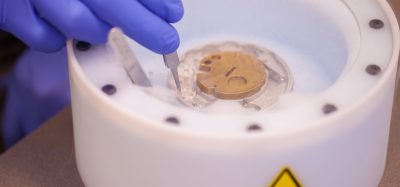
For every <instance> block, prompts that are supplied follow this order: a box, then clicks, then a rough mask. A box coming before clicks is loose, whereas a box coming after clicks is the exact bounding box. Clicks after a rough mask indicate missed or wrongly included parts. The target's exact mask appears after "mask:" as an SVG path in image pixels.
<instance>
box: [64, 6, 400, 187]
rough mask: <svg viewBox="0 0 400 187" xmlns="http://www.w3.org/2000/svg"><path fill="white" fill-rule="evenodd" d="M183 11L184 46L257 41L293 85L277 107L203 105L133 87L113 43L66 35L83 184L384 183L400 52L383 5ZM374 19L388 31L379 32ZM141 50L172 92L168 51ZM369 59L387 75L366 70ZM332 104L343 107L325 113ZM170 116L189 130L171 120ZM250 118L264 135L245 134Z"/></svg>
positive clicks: (366, 186)
mask: <svg viewBox="0 0 400 187" xmlns="http://www.w3.org/2000/svg"><path fill="white" fill-rule="evenodd" d="M226 4H229V6H226ZM224 5H225V6H224ZM185 6H186V12H187V13H186V17H185V20H183V22H182V23H181V24H180V25H177V27H178V30H179V31H180V33H181V35H182V42H183V43H182V48H181V51H182V52H184V51H185V50H188V49H190V48H192V47H196V46H198V45H200V44H201V43H204V42H212V41H215V40H218V41H221V40H225V39H232V38H233V39H237V40H242V41H250V42H254V43H257V44H260V45H262V46H266V47H268V48H269V49H271V50H274V51H275V52H276V53H278V54H279V55H280V56H282V58H284V59H285V61H287V62H288V64H289V67H290V68H291V70H292V71H293V72H294V74H295V84H296V85H297V88H296V87H295V90H294V92H293V93H292V94H291V95H287V96H286V97H284V98H282V99H281V101H280V103H279V105H278V107H277V109H276V111H274V112H272V111H269V112H267V111H264V112H259V113H254V114H251V115H249V114H245V113H238V114H235V115H232V114H231V115H229V114H228V113H227V114H218V115H215V114H210V113H207V112H198V111H194V110H189V109H187V108H184V107H183V106H179V104H171V103H168V102H165V99H157V98H155V97H153V96H151V95H149V94H146V93H145V92H143V91H142V90H141V89H140V88H137V87H135V86H130V85H129V79H128V78H127V76H126V75H124V74H123V73H119V72H121V70H122V69H121V67H118V66H117V65H116V63H113V60H112V58H111V57H110V56H109V55H108V53H107V48H106V47H105V46H96V47H93V48H92V49H91V50H90V51H88V52H78V51H76V50H74V49H73V45H72V42H70V43H69V45H68V51H69V61H70V78H71V95H72V106H73V116H74V137H75V148H76V156H77V162H78V168H79V171H80V174H81V176H82V179H83V181H84V182H85V184H86V185H87V186H89V187H102V186H140V187H222V186H229V187H243V186H246V187H265V186H269V185H270V184H271V183H272V182H273V180H274V179H275V176H277V175H278V174H279V172H280V171H281V170H282V169H283V168H285V167H289V168H290V169H291V170H292V171H293V172H294V173H295V175H296V176H297V177H298V179H299V180H300V182H301V183H302V184H303V186H307V187H322V186H323V187H331V186H332V187H337V186H343V187H347V186H348V187H355V186H357V187H358V186H362V187H375V186H377V185H378V183H379V180H380V178H381V175H382V173H383V169H384V164H385V159H386V147H387V139H388V135H389V124H390V113H391V107H392V102H393V92H394V81H395V72H396V69H397V68H396V67H397V63H396V62H397V60H398V56H397V55H398V51H399V43H398V41H399V33H398V32H399V31H398V27H397V22H396V20H395V17H394V15H393V13H392V12H391V9H390V8H389V5H388V4H387V2H386V1H379V0H343V1H339V0H327V1H320V0H298V1H274V0H268V1H265V0H249V1H241V0H233V1H232V0H230V1H229V0H203V1H195V0H186V1H185ZM221 7H222V8H221ZM221 9H222V10H223V11H221ZM241 11H242V12H246V13H244V14H239V15H241V16H239V17H238V16H237V15H238V14H237V12H241ZM234 16H236V17H234ZM374 18H378V19H381V20H383V21H384V22H385V27H384V28H383V29H380V30H375V29H371V28H370V27H369V21H370V20H371V19H374ZM394 41H395V42H394ZM133 47H134V50H135V53H136V55H137V56H138V58H139V60H140V61H141V62H143V64H146V67H145V68H146V70H147V73H149V75H150V79H152V80H153V81H154V82H155V83H157V84H158V86H160V87H163V86H164V87H165V86H166V85H167V83H166V82H163V80H164V81H166V76H167V73H166V72H167V70H164V69H162V68H163V67H162V66H161V65H162V62H161V59H162V58H161V56H159V55H154V54H152V53H150V52H148V51H146V50H144V49H143V48H140V47H137V46H136V45H133ZM370 64H376V65H379V66H380V67H381V68H382V72H381V73H380V74H379V75H378V76H371V75H369V74H367V73H366V71H365V68H366V67H367V66H368V65H370ZM93 67H96V68H95V69H94V68H93ZM302 70H303V71H302ZM150 72H151V73H150ZM296 73H297V74H296ZM151 75H156V76H151ZM296 75H297V76H296ZM109 83H111V84H114V85H116V86H117V88H118V92H117V94H116V95H114V96H112V97H111V98H110V97H108V96H106V95H105V94H103V93H102V92H101V89H100V88H101V87H102V86H103V85H104V84H109ZM164 83H165V84H164ZM160 95H162V94H160ZM166 95H168V93H166ZM326 103H332V104H335V105H336V106H337V107H338V109H339V110H338V111H337V112H335V113H333V114H331V115H324V114H323V112H322V107H323V106H324V105H325V104H326ZM170 115H174V116H177V117H178V118H179V119H180V121H181V126H179V127H175V126H170V125H167V124H166V123H164V119H165V118H166V117H168V116H170ZM250 123H259V124H262V125H263V128H264V131H263V132H261V133H250V134H249V133H247V132H246V130H245V129H246V127H247V125H248V124H250Z"/></svg>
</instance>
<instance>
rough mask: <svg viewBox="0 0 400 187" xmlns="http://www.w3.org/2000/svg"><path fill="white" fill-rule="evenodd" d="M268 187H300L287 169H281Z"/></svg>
mask: <svg viewBox="0 0 400 187" xmlns="http://www.w3.org/2000/svg"><path fill="white" fill-rule="evenodd" d="M269 187H302V185H301V184H300V182H299V180H297V178H296V176H295V175H294V174H293V172H292V171H291V170H290V169H289V168H285V169H283V170H282V171H281V172H280V173H279V175H278V176H277V177H276V179H275V180H274V182H273V183H272V184H271V185H270V186H269Z"/></svg>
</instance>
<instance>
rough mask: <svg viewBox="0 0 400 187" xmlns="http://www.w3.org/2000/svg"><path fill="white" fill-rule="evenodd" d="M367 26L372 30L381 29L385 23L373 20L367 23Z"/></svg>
mask: <svg viewBox="0 0 400 187" xmlns="http://www.w3.org/2000/svg"><path fill="white" fill-rule="evenodd" d="M369 26H370V27H371V28H373V29H381V28H383V27H384V26H385V23H384V22H383V21H382V20H380V19H373V20H371V21H369Z"/></svg>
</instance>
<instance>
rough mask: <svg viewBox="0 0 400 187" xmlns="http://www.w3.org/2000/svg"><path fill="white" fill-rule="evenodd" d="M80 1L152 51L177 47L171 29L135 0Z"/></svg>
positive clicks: (175, 35) (172, 29) (170, 49)
mask: <svg viewBox="0 0 400 187" xmlns="http://www.w3.org/2000/svg"><path fill="white" fill-rule="evenodd" d="M83 1H84V2H85V3H86V4H87V5H89V7H90V8H91V9H92V10H93V11H94V12H95V13H96V15H98V16H99V17H101V18H102V19H103V20H106V22H107V23H109V24H110V25H112V26H116V27H119V28H121V29H122V30H123V31H124V33H125V34H126V35H128V36H129V37H131V38H132V39H134V40H135V41H136V42H138V43H140V44H141V45H143V46H144V47H146V48H148V49H150V50H152V51H154V52H156V53H160V54H167V53H171V52H173V51H174V50H176V49H177V48H178V46H179V36H178V32H177V31H176V30H175V28H174V27H172V26H171V25H170V24H169V23H167V22H166V21H164V20H163V19H162V18H160V17H158V16H157V15H155V14H154V13H152V12H151V11H150V10H148V9H147V8H146V7H144V6H143V5H142V4H141V3H140V2H138V1H136V0H113V1H112V0H108V1H104V0H83ZM106 2H107V3H106Z"/></svg>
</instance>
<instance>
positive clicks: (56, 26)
mask: <svg viewBox="0 0 400 187" xmlns="http://www.w3.org/2000/svg"><path fill="white" fill-rule="evenodd" d="M182 16H183V6H182V2H181V0H0V28H2V29H4V30H6V31H8V32H11V33H13V34H14V35H15V36H17V37H18V38H20V39H21V40H22V41H24V42H25V43H27V44H28V45H29V46H30V47H31V48H32V49H36V50H40V51H45V52H54V51H57V50H59V49H61V48H62V47H63V46H64V45H65V40H66V39H67V38H73V39H77V40H83V41H87V42H89V43H92V44H98V43H103V42H105V41H106V39H107V34H108V31H109V30H110V28H111V27H119V28H122V30H123V31H124V32H125V34H126V35H128V36H129V37H131V38H132V39H134V40H136V41H137V42H138V43H140V44H142V45H143V46H145V47H147V48H148V49H150V50H153V51H154V52H156V53H162V54H167V53H170V52H173V51H174V50H176V48H178V46H179V36H178V33H177V31H176V30H175V29H174V28H173V27H172V26H171V25H170V24H169V23H174V22H177V21H179V20H180V19H181V18H182Z"/></svg>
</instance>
